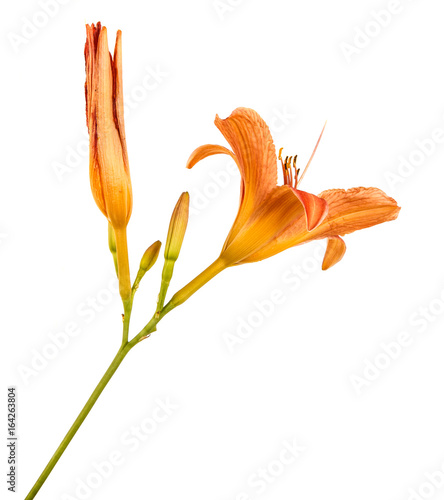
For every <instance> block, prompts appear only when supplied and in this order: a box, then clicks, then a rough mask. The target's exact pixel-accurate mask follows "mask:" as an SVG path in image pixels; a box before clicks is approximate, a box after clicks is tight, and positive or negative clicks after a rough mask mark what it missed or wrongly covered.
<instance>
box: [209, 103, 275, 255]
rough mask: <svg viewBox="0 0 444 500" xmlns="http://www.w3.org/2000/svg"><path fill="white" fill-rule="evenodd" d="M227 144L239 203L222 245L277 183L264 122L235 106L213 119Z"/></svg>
mask: <svg viewBox="0 0 444 500" xmlns="http://www.w3.org/2000/svg"><path fill="white" fill-rule="evenodd" d="M214 123H215V124H216V126H217V128H218V129H219V130H220V131H221V132H222V134H223V135H224V137H225V139H226V140H227V141H228V143H229V144H230V146H231V148H232V150H233V152H234V155H235V156H236V159H237V165H238V167H239V170H240V173H241V178H242V182H241V204H240V207H239V212H238V215H237V217H236V220H235V222H234V224H233V227H232V228H231V231H230V233H229V235H228V237H227V240H226V242H225V245H224V249H225V248H227V246H228V245H229V244H230V243H231V241H233V239H234V238H235V236H236V235H237V234H238V232H239V231H240V229H241V228H242V226H243V225H244V224H245V222H246V221H247V220H248V218H249V217H250V215H251V214H252V213H253V212H254V211H255V210H256V209H257V208H258V207H259V206H260V204H261V203H262V202H263V201H264V200H265V198H266V197H267V195H268V194H269V193H270V191H272V190H273V189H274V188H275V187H276V184H277V158H276V149H275V147H274V144H273V139H272V137H271V134H270V130H269V128H268V126H267V124H266V123H265V122H264V120H262V118H261V117H260V116H259V115H258V114H257V113H256V111H254V110H252V109H247V108H237V109H235V110H234V111H233V113H231V115H230V116H229V117H228V118H226V119H225V120H221V119H220V118H219V117H218V116H217V115H216V119H215V122H214Z"/></svg>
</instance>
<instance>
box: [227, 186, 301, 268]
mask: <svg viewBox="0 0 444 500" xmlns="http://www.w3.org/2000/svg"><path fill="white" fill-rule="evenodd" d="M295 219H300V220H302V221H303V222H305V221H304V209H303V206H302V204H301V202H300V201H299V199H298V198H297V197H296V196H295V195H294V191H293V189H292V188H291V187H290V186H278V187H276V188H274V190H273V191H272V192H271V193H270V194H269V195H268V196H267V198H266V199H265V200H264V202H263V203H262V204H261V206H260V207H259V208H258V209H257V210H256V211H255V212H254V214H253V215H252V216H251V217H250V219H249V221H248V222H247V224H245V226H244V227H242V229H241V230H240V231H239V232H238V234H237V235H236V237H235V238H233V240H232V241H231V242H230V244H229V245H228V246H227V247H226V248H225V249H224V250H222V253H221V258H222V260H223V261H224V262H225V263H226V265H228V266H232V265H234V264H240V263H243V262H245V261H246V259H247V258H248V257H249V256H250V255H252V254H255V253H256V252H258V251H259V250H260V249H261V248H262V247H264V246H265V245H267V243H269V242H270V241H271V240H273V239H274V238H276V236H277V235H278V234H279V233H281V232H282V231H283V230H284V229H285V228H286V227H287V226H288V225H289V224H291V223H292V222H293V221H294V220H295ZM248 262H251V260H248Z"/></svg>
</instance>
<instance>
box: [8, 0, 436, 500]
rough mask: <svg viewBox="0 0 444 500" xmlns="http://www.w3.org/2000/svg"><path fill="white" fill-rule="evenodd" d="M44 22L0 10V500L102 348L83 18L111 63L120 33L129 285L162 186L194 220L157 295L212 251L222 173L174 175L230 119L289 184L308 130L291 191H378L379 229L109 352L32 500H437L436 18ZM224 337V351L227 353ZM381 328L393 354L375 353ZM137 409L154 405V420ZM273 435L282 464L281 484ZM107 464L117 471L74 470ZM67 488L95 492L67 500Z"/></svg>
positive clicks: (374, 7) (32, 469) (80, 8)
mask: <svg viewBox="0 0 444 500" xmlns="http://www.w3.org/2000/svg"><path fill="white" fill-rule="evenodd" d="M63 4H64V5H62V2H58V3H57V2H56V3H55V2H54V0H53V1H51V2H49V1H47V2H46V4H45V3H44V2H43V1H40V2H39V1H29V0H28V1H21V2H14V3H9V4H8V5H7V6H3V9H2V35H1V40H2V45H1V49H2V68H3V70H2V72H3V73H2V74H3V77H2V81H1V86H2V92H1V96H2V97H1V101H2V129H3V132H2V138H3V144H2V167H1V182H0V200H1V202H0V203H1V212H0V214H1V215H0V235H1V237H0V259H1V260H0V266H1V271H0V272H1V296H0V303H1V306H2V314H1V322H2V335H1V356H2V361H1V365H2V367H4V368H5V371H4V372H3V373H2V396H0V400H1V401H3V402H2V403H1V404H2V408H3V409H4V410H3V412H2V415H3V417H2V418H3V419H4V420H3V423H2V424H1V425H0V428H1V429H2V432H1V434H2V435H3V439H4V443H3V445H2V452H1V455H2V456H1V457H0V460H1V462H2V464H3V466H2V470H4V469H5V467H6V448H5V444H6V410H5V406H6V388H7V386H8V385H16V386H17V391H18V404H19V406H18V408H19V410H18V429H19V443H18V446H19V448H18V453H19V470H18V474H19V476H18V493H16V495H14V494H12V493H8V495H9V496H8V498H9V497H11V498H23V497H24V496H25V495H26V493H27V491H28V490H29V489H30V487H31V486H32V484H33V483H34V481H35V480H36V478H37V476H38V475H39V474H40V472H41V470H42V469H43V467H44V466H45V464H46V463H47V461H48V460H49V458H50V456H51V454H52V453H53V451H54V450H55V448H56V446H57V445H58V443H59V442H60V440H61V439H62V437H63V435H64V434H65V432H66V431H67V429H68V427H69V426H70V425H71V423H72V421H73V420H74V418H75V417H76V415H77V413H78V412H79V410H80V409H81V407H82V406H83V404H84V402H85V401H86V399H87V397H88V396H89V394H90V392H91V391H92V389H93V387H94V386H95V384H96V383H97V382H98V380H99V378H100V377H101V375H102V373H103V372H104V371H105V369H106V367H107V366H108V364H109V362H110V360H111V359H112V357H113V356H114V353H115V351H116V350H117V348H118V346H119V344H120V335H121V322H120V314H121V307H120V304H119V299H118V296H117V294H116V293H115V292H111V291H110V290H111V289H112V290H114V286H115V279H114V276H113V264H112V259H111V257H110V255H109V252H108V248H107V224H106V221H105V219H104V217H103V216H102V215H101V213H100V212H99V210H98V209H97V207H96V206H95V204H94V201H93V198H92V196H91V193H90V188H89V178H88V160H87V155H86V154H85V152H86V149H85V146H86V145H87V142H86V137H85V133H86V126H85V110H84V108H85V104H84V90H83V85H84V60H83V46H84V41H85V40H84V39H85V30H84V24H85V23H86V22H88V23H89V22H96V21H98V20H101V21H102V22H103V24H104V25H106V26H107V28H108V30H109V35H110V45H113V43H114V36H115V32H116V30H117V29H121V30H122V31H123V57H124V86H125V96H126V104H127V109H126V132H127V139H128V147H129V157H130V165H131V177H132V182H133V191H134V210H133V216H132V218H131V221H130V224H129V229H128V230H129V245H130V262H131V268H132V272H133V275H134V274H135V272H136V271H137V266H138V261H139V259H140V257H141V255H142V253H143V251H144V250H145V248H146V247H147V246H148V245H149V244H151V243H152V242H153V241H155V240H156V239H161V240H162V241H165V237H166V230H167V227H168V222H169V217H170V214H171V211H172V209H173V207H174V204H175V202H176V200H177V198H178V196H179V195H180V193H181V192H182V191H184V190H189V192H190V194H191V198H192V202H191V203H192V207H193V215H192V216H191V217H190V222H189V229H188V232H187V235H186V239H185V242H184V246H183V251H182V253H181V256H180V259H179V261H178V263H177V266H176V271H175V274H174V278H173V281H172V284H171V288H170V290H171V293H172V292H175V291H177V290H178V289H179V288H180V287H181V286H183V285H185V284H186V283H187V282H188V281H189V280H190V279H192V278H193V277H194V276H195V275H196V274H197V273H199V272H200V271H201V270H203V269H204V267H205V266H207V265H208V264H209V263H210V262H212V260H214V258H215V257H216V256H217V255H218V253H219V251H220V248H221V245H222V243H223V241H224V239H225V236H226V234H227V232H228V230H229V228H230V226H231V223H232V221H233V219H234V216H235V214H236V210H237V203H238V192H239V176H238V174H233V173H227V172H228V171H229V169H230V167H231V164H230V162H229V161H228V159H227V157H222V156H217V157H213V158H210V159H208V160H206V161H205V162H203V163H201V164H199V165H198V166H197V167H195V169H194V170H193V171H187V170H186V169H185V168H184V166H185V163H186V160H187V158H188V155H189V154H190V153H191V151H192V150H193V149H194V148H195V147H197V146H199V145H200V144H204V143H208V142H212V143H216V144H218V143H220V144H223V145H226V143H225V141H224V139H223V137H222V135H221V134H220V133H219V131H218V130H217V129H216V127H215V126H214V124H213V120H214V116H215V114H216V113H218V114H219V115H220V116H221V117H222V118H225V117H226V116H228V115H229V114H230V113H231V111H232V110H233V109H235V108H236V107H237V106H246V107H251V108H254V109H255V110H257V111H258V112H259V113H260V114H261V116H262V117H263V118H264V119H265V120H266V121H267V122H268V123H269V124H270V127H271V128H272V132H273V136H274V140H275V144H276V146H277V147H278V148H279V147H281V146H284V147H285V152H286V153H287V154H295V153H297V154H298V155H299V160H300V162H301V165H302V164H303V163H304V161H306V160H307V159H308V157H309V155H310V153H311V150H312V148H313V146H314V143H315V142H316V139H317V137H318V134H319V132H320V129H321V127H322V125H323V123H324V120H325V119H328V125H327V129H326V132H325V134H324V138H323V140H322V142H321V145H320V147H319V150H318V153H317V155H316V157H315V160H314V162H313V164H312V166H311V167H310V171H309V172H308V174H307V176H306V177H305V179H304V185H303V188H304V189H305V190H308V191H310V192H314V193H318V192H320V191H322V190H324V189H329V188H348V187H353V186H361V185H362V186H376V187H379V188H381V189H383V190H384V191H386V192H387V193H388V194H389V195H391V196H393V197H395V198H396V200H397V201H398V203H399V205H400V206H402V211H401V213H400V216H399V219H398V220H397V221H396V222H390V223H387V224H384V225H381V226H377V227H374V228H371V229H368V230H365V231H362V232H360V233H355V234H352V235H350V236H348V237H346V243H347V253H346V256H345V257H344V259H343V261H342V262H341V263H340V264H338V265H337V266H335V267H334V268H332V269H331V270H329V271H327V272H322V271H320V263H321V258H322V257H320V255H321V254H320V253H319V250H318V249H319V246H320V245H322V244H321V243H319V242H318V243H314V244H310V245H306V246H303V247H299V248H294V249H290V250H288V251H286V252H285V253H282V254H280V255H278V256H276V257H274V258H272V259H269V260H268V261H265V262H261V263H257V264H250V265H245V266H240V267H237V268H233V269H230V270H227V271H225V272H224V273H223V274H221V275H220V276H218V277H217V278H215V279H214V280H213V281H212V282H211V283H209V284H208V285H207V286H206V287H205V288H204V289H203V290H201V291H200V292H199V293H198V294H197V295H196V296H194V297H192V298H191V299H190V300H189V302H187V303H186V304H184V305H183V306H182V307H180V308H179V309H177V310H175V311H174V312H173V313H172V314H171V315H170V316H168V317H167V318H166V319H165V320H164V321H163V322H162V323H161V325H159V328H158V332H156V333H155V334H153V335H152V337H151V338H150V339H148V340H146V341H144V342H143V343H142V344H140V345H139V346H138V347H137V348H136V349H134V350H133V351H132V352H131V353H130V354H129V356H128V357H127V358H126V360H125V361H124V363H123V365H122V366H121V368H120V369H119V371H118V372H117V374H116V375H115V377H114V378H113V380H112V381H111V383H110V384H109V386H108V387H107V388H106V390H105V392H104V393H103V395H102V397H101V398H100V399H99V401H98V403H97V405H96V406H95V407H94V409H93V411H92V412H91V414H90V416H89V417H88V419H87V420H86V422H85V424H84V425H83V426H82V428H81V430H80V431H79V433H78V434H77V435H76V437H75V438H74V440H73V442H72V443H71V445H70V446H69V448H68V450H67V452H66V453H65V455H64V456H63V458H62V459H61V460H60V462H59V464H58V465H57V466H56V468H55V470H54V472H53V474H51V476H50V478H49V479H48V481H47V483H46V484H45V485H44V487H43V488H42V490H41V492H40V494H39V496H38V498H41V499H57V500H67V499H70V500H72V499H73V498H78V499H81V498H83V499H86V498H93V499H97V500H99V499H107V500H109V499H121V498H133V499H137V500H138V499H145V498H156V499H157V500H163V499H165V500H167V499H168V500H171V499H173V498H193V499H194V500H200V499H202V500H204V499H205V500H206V499H208V498H212V499H217V500H251V499H256V498H262V499H264V500H265V499H282V500H286V499H294V498H300V499H304V500H318V499H321V498H332V497H333V498H341V499H343V500H355V499H356V498H359V499H360V500H374V499H375V498H377V499H379V500H389V499H390V500H398V499H399V500H400V499H405V500H408V499H409V498H412V499H415V500H417V499H418V498H435V497H436V498H442V497H443V494H444V493H443V491H444V480H441V479H440V478H441V476H440V474H438V473H437V471H440V470H442V469H444V465H443V464H444V425H443V422H444V405H443V403H442V401H443V397H442V394H443V389H442V387H443V382H444V363H443V361H442V360H443V355H444V340H443V337H442V330H443V318H442V316H443V313H444V282H443V271H442V255H443V250H444V248H443V237H442V234H443V223H442V210H443V209H442V185H443V182H444V173H443V170H442V166H443V159H444V155H443V150H444V147H443V145H442V144H437V143H436V142H431V141H433V139H432V138H433V137H435V138H437V137H439V138H440V140H442V137H443V136H442V134H443V133H444V97H443V90H444V72H443V69H442V68H443V60H444V55H443V48H444V30H443V29H442V18H443V14H444V12H443V5H442V2H440V1H439V0H423V1H421V0H412V1H407V0H402V1H400V2H396V1H394V0H392V1H388V0H382V1H379V0H378V1H377V0H372V1H370V0H366V1H360V2H356V1H353V0H337V1H335V2H332V1H331V0H317V1H312V2H289V1H284V0H273V1H266V0H255V1H253V0H244V1H242V0H221V1H220V2H213V1H211V0H191V1H187V2H183V1H179V0H173V1H169V2H160V1H147V2H136V1H134V0H132V1H130V0H127V1H126V2H115V1H109V0H107V1H104V0H103V1H94V2H86V1H85V0H84V1H78V2H74V1H66V0H65V1H64V2H63ZM45 5H46V7H45ZM45 8H46V9H47V10H48V9H49V11H50V14H45ZM381 11H384V12H381ZM390 11H391V13H389V14H387V12H390ZM366 33H367V35H366ZM153 75H154V76H153ZM440 134H441V135H440ZM421 148H428V150H427V152H426V154H424V153H421ZM401 158H404V159H405V162H407V163H409V165H410V166H409V165H406V164H404V166H403V167H401V163H402V160H401ZM224 172H225V173H224ZM161 268H162V262H161V259H159V262H158V264H157V265H156V267H155V268H154V269H153V270H152V271H151V273H150V275H149V276H147V277H146V278H145V280H144V282H142V286H141V288H140V291H139V293H138V295H137V298H136V301H135V305H134V316H133V322H132V326H133V330H132V332H133V334H135V333H137V331H138V329H139V328H141V327H142V326H143V325H144V324H145V322H146V321H147V320H148V319H149V317H150V316H151V314H152V311H153V307H154V302H155V298H156V294H157V291H158V286H159V279H160V273H161ZM275 290H278V292H274V291H275ZM279 291H280V297H281V300H280V303H279V304H275V305H274V306H273V307H272V308H271V307H269V309H270V310H271V309H273V310H272V311H271V312H270V313H269V314H268V317H265V316H264V315H263V314H262V315H261V313H260V312H259V309H258V307H259V308H260V307H261V306H260V305H258V304H259V303H261V304H262V307H264V301H269V300H270V297H275V296H276V295H279ZM111 297H112V300H111ZM93 301H94V304H96V308H97V309H100V311H94V308H93V306H92V305H88V304H92V303H93ZM73 323H74V324H75V325H76V326H75V333H76V335H75V336H73V335H71V336H70V337H68V336H67V334H66V333H65V334H64V333H62V332H65V331H66V330H67V329H68V330H69V329H70V328H72V324H73ZM248 324H250V327H248V326H245V325H248ZM251 324H253V325H254V326H251ZM240 325H243V330H242V331H243V332H244V333H245V332H246V331H247V333H248V335H244V337H247V338H244V339H241V338H240V337H239V336H238V337H237V338H238V340H239V339H240V342H239V344H237V345H235V346H234V348H233V349H231V350H230V349H229V346H228V344H227V341H226V339H227V334H230V335H231V336H232V337H233V336H236V335H238V333H237V332H238V330H239V328H241V327H240ZM403 332H404V335H403V334H402V333H403ZM57 334H59V335H57ZM400 335H401V339H408V342H407V343H406V344H408V345H404V346H402V347H399V344H398V347H396V346H395V345H394V344H393V342H397V343H398V340H399V336H400ZM54 338H58V339H59V340H58V341H59V344H60V342H62V340H63V339H64V341H63V343H64V345H63V348H60V349H58V348H57V347H56V346H55V341H54ZM383 345H385V346H386V349H389V348H391V350H392V356H391V357H389V356H388V355H387V354H385V351H384V347H383ZM387 345H389V347H387ZM48 357H51V359H47V358H48ZM394 358H395V359H394ZM375 363H376V367H375ZM370 366H373V368H371V367H370ZM369 367H370V368H369ZM378 367H379V368H378ZM359 377H361V378H360V379H359ZM370 379H372V380H370ZM159 400H160V401H164V402H165V401H167V400H169V401H170V403H171V404H172V405H173V406H174V409H172V410H170V414H169V415H168V418H167V419H165V421H163V422H160V423H155V421H154V420H151V421H150V420H147V419H148V418H152V417H153V415H160V413H159V410H156V407H158V404H159V403H158V401H159ZM162 415H164V414H163V413H162ZM143 421H145V424H144V425H145V429H148V430H149V434H147V433H146V432H145V433H144V432H143V431H142V434H141V436H142V437H143V438H144V439H145V440H143V441H142V440H137V439H136V440H134V439H133V441H131V442H132V443H133V447H134V448H135V447H136V446H137V450H135V451H133V447H130V446H129V444H128V443H127V441H125V437H128V435H129V433H131V432H132V431H134V428H136V427H138V426H140V425H141V423H142V422H143ZM146 426H148V427H146ZM150 426H151V427H150ZM154 428H155V430H154V432H151V431H152V430H153V429H154ZM122 439H123V441H122ZM293 440H295V443H296V446H297V447H298V448H301V449H302V448H303V450H302V451H300V452H299V456H298V457H297V459H295V460H294V461H293V463H291V464H285V465H282V464H281V465H279V463H278V462H277V461H279V460H280V457H285V458H287V459H288V458H289V455H288V454H285V453H282V451H283V450H284V449H285V444H284V443H287V446H288V445H289V444H291V443H293ZM125 443H126V444H125ZM115 453H120V454H121V462H122V463H121V464H120V465H116V466H115V467H114V470H113V471H112V473H110V474H109V477H106V478H101V477H99V476H97V474H96V475H95V474H94V466H93V463H94V462H98V463H102V462H104V461H108V460H109V456H110V455H113V454H114V455H115ZM285 461H288V460H285ZM261 468H263V469H266V470H267V469H269V472H267V474H268V476H267V477H268V478H269V479H268V480H265V482H260V481H259V480H258V476H255V474H260V470H261ZM4 474H6V470H5V472H4ZM273 474H274V475H273ZM430 474H431V475H432V476H430ZM427 475H429V477H432V479H428V478H427V477H428V476H427ZM5 480H6V477H5V475H4V476H3V477H2V481H1V489H2V492H1V496H2V498H3V495H4V494H5V492H6V483H5ZM82 482H85V484H88V483H89V484H90V485H93V486H91V487H88V488H89V490H88V489H86V492H85V490H84V491H83V494H81V491H79V490H78V488H79V484H82ZM98 483H101V484H100V485H99V486H98ZM433 483H434V484H433ZM259 485H262V486H259ZM76 489H77V491H76ZM83 489H85V487H83ZM414 492H415V493H414ZM415 495H416V496H415ZM427 495H428V496H427ZM5 498H6V496H5Z"/></svg>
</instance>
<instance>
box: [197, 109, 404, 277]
mask: <svg viewBox="0 0 444 500" xmlns="http://www.w3.org/2000/svg"><path fill="white" fill-rule="evenodd" d="M215 124H216V126H217V128H218V129H219V130H220V131H221V132H222V134H223V135H224V137H225V139H226V140H227V141H228V143H229V144H230V146H231V148H232V151H230V150H229V149H227V148H225V147H223V146H217V145H212V144H208V145H204V146H201V147H199V148H197V149H196V150H195V151H194V152H193V153H192V154H191V156H190V158H189V160H188V163H187V167H188V168H191V167H193V166H194V165H195V164H196V163H197V162H198V161H200V160H202V159H204V158H206V157H207V156H210V155H214V154H218V153H223V154H228V155H229V156H231V157H232V158H233V159H234V161H235V162H236V164H237V166H238V167H239V170H240V173H241V179H242V180H241V196H240V205H239V211H238V214H237V217H236V219H235V222H234V224H233V227H232V228H231V231H230V232H229V234H228V237H227V239H226V241H225V244H224V246H223V249H222V252H221V255H220V257H219V259H218V261H219V266H218V268H221V267H228V266H233V265H238V264H244V263H247V262H256V261H260V260H263V259H266V258H268V257H271V256H273V255H276V254H277V253H279V252H282V251H283V250H286V249H287V248H290V247H293V246H295V245H300V244H302V243H306V242H308V241H312V240H318V239H323V238H328V244H327V250H326V253H325V256H324V261H323V264H322V269H324V270H325V269H328V268H330V267H332V266H333V265H334V264H336V263H337V262H339V261H340V260H341V259H342V257H343V256H344V253H345V248H346V247H345V243H344V241H343V240H342V238H341V236H344V235H345V234H349V233H352V232H354V231H357V230H359V229H364V228H367V227H371V226H374V225H376V224H381V223H382V222H387V221H390V220H394V219H396V217H397V216H398V213H399V210H400V207H398V205H397V203H396V201H395V200H394V199H392V198H390V197H388V196H387V195H386V194H385V193H384V192H382V191H381V190H379V189H377V188H363V187H359V188H353V189H349V190H343V189H332V190H328V191H324V192H322V193H321V194H319V195H318V196H316V195H314V194H311V193H307V192H305V191H301V190H300V189H299V184H300V181H301V179H302V177H303V176H304V174H305V171H306V169H307V167H308V165H309V164H310V162H311V160H312V158H313V156H314V153H315V151H316V148H317V146H318V144H319V140H320V139H321V137H319V140H318V143H317V144H316V147H315V150H314V151H313V154H312V156H311V158H310V160H309V162H308V164H307V167H306V168H305V170H304V172H303V173H302V175H301V176H299V175H298V174H299V170H298V169H297V168H296V158H295V159H294V160H293V161H292V158H290V159H289V158H288V157H287V158H286V159H285V160H282V159H281V156H280V155H279V159H280V160H281V164H282V168H283V173H284V185H282V186H277V160H278V158H277V157H276V150H275V147H274V144H273V139H272V137H271V134H270V131H269V129H268V126H267V125H266V123H265V122H264V121H263V120H262V118H261V117H260V116H259V115H258V114H257V113H256V112H255V111H253V110H252V109H246V108H238V109H236V110H235V111H233V113H232V114H231V115H230V116H229V117H228V118H226V119H225V120H221V119H220V118H219V117H218V116H217V115H216V120H215ZM321 136H322V133H321Z"/></svg>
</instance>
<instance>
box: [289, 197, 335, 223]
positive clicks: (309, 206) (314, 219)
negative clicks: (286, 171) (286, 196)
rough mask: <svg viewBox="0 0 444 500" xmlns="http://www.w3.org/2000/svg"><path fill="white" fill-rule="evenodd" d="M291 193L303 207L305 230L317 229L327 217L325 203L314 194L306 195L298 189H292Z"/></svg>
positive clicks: (326, 205)
mask: <svg viewBox="0 0 444 500" xmlns="http://www.w3.org/2000/svg"><path fill="white" fill-rule="evenodd" d="M293 192H294V194H295V195H296V196H297V198H298V199H299V201H300V202H301V203H302V206H303V207H304V210H305V219H306V222H307V230H308V231H311V230H312V229H314V228H315V227H318V226H319V224H320V223H321V222H322V221H323V220H324V219H325V217H326V216H327V213H328V204H327V202H326V201H325V200H324V199H322V198H319V197H318V196H316V195H314V194H311V193H306V192H305V191H300V190H299V189H293Z"/></svg>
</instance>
